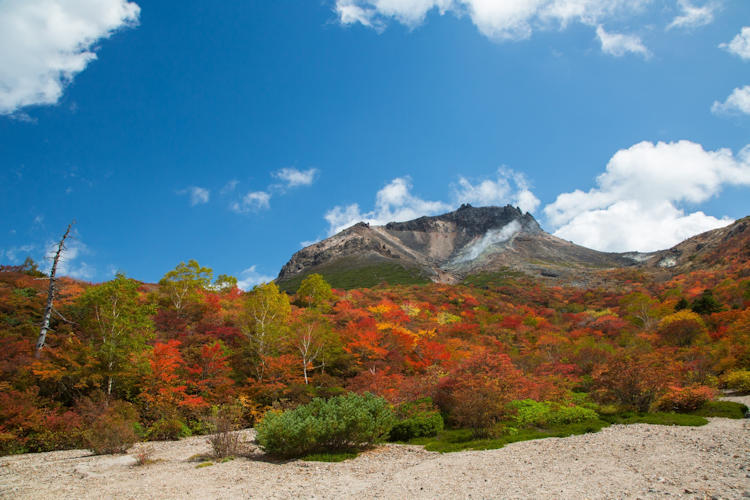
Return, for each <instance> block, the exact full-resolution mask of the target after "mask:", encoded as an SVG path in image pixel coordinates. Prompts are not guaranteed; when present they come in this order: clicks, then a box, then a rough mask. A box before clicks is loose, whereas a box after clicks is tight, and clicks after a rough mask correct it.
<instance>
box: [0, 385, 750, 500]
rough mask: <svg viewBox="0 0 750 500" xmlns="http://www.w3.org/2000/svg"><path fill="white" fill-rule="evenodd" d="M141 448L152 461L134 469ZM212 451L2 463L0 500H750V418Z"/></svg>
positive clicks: (187, 444) (39, 457) (201, 444)
mask: <svg viewBox="0 0 750 500" xmlns="http://www.w3.org/2000/svg"><path fill="white" fill-rule="evenodd" d="M733 399H735V400H737V401H741V402H744V403H745V404H748V403H750V397H747V396H746V397H743V398H733ZM243 432H244V433H245V434H246V437H247V438H248V439H251V438H252V431H251V430H248V431H243ZM142 446H151V447H152V448H153V450H154V451H153V455H152V456H153V458H154V459H156V460H158V461H157V462H156V463H153V464H150V465H146V466H134V465H133V464H134V462H135V459H134V458H133V457H132V455H133V454H135V452H136V451H137V450H138V449H139V448H140V447H142ZM208 452H209V446H208V445H207V444H206V439H205V437H193V438H188V439H183V440H181V441H178V442H158V443H149V444H147V445H144V444H138V445H136V446H135V447H134V448H133V449H131V450H130V454H131V455H114V456H112V455H109V456H92V455H91V454H90V453H89V452H87V451H82V450H71V451H58V452H51V453H37V454H27V455H17V456H9V457H0V498H8V499H10V498H13V499H21V498H133V499H141V498H159V499H161V498H357V499H362V498H399V499H402V498H571V499H583V498H589V499H595V498H643V499H646V498H701V499H703V498H750V420H748V419H744V420H729V419H722V418H714V419H710V423H709V424H708V425H706V426H703V427H666V426H655V425H644V424H638V425H628V426H621V425H614V426H611V427H608V428H606V429H603V430H602V431H600V432H598V433H595V434H586V435H581V436H572V437H568V438H562V439H558V438H549V439H543V440H537V441H525V442H521V443H514V444H511V445H508V446H506V447H504V448H502V449H499V450H488V451H469V452H459V453H447V454H439V453H432V452H428V451H425V450H424V449H423V448H421V447H419V446H403V445H385V446H382V447H379V448H377V449H375V450H371V451H368V452H366V453H363V454H362V455H360V456H359V457H357V458H356V459H353V460H347V461H345V462H342V463H320V462H304V461H290V462H285V463H270V462H266V461H263V460H262V459H261V454H260V452H258V451H257V450H256V451H255V453H254V454H253V455H251V456H250V457H249V458H238V459H235V460H233V461H230V462H226V463H217V464H214V465H212V466H209V467H202V468H196V465H197V462H195V461H190V460H189V459H190V457H193V456H194V455H196V454H207V453H208Z"/></svg>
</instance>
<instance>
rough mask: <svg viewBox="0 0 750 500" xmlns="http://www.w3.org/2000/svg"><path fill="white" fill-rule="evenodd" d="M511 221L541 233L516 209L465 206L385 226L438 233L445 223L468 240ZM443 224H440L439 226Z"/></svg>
mask: <svg viewBox="0 0 750 500" xmlns="http://www.w3.org/2000/svg"><path fill="white" fill-rule="evenodd" d="M513 221H518V222H519V223H520V225H521V227H522V228H523V229H524V230H526V231H530V232H536V231H541V227H539V224H538V223H537V221H536V220H535V219H534V216H533V215H531V214H530V213H528V212H527V213H526V214H524V213H523V212H522V211H521V210H520V209H519V208H517V207H514V206H511V205H506V206H504V207H473V206H471V205H470V204H468V203H465V204H463V205H461V206H460V207H459V208H458V209H457V210H455V211H453V212H448V213H446V214H442V215H437V216H432V217H427V216H425V217H420V218H418V219H414V220H410V221H406V222H389V223H388V224H386V225H385V229H386V230H388V231H419V232H431V231H438V232H440V231H441V228H442V229H443V230H444V228H445V227H446V226H445V224H444V223H449V224H450V225H449V226H448V227H450V228H451V229H456V230H459V231H463V232H464V233H466V235H467V236H469V237H476V236H480V235H483V234H485V233H486V232H487V231H489V230H490V229H500V228H503V227H505V226H507V225H508V224H510V223H511V222H513ZM441 223H443V224H441Z"/></svg>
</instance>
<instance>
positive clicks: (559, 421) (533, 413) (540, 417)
mask: <svg viewBox="0 0 750 500" xmlns="http://www.w3.org/2000/svg"><path fill="white" fill-rule="evenodd" d="M510 406H511V407H512V408H515V409H516V411H517V413H516V417H515V419H516V423H517V424H518V425H519V426H521V427H530V426H534V427H547V426H550V425H564V424H576V423H580V422H587V421H589V420H596V419H597V418H598V417H599V415H598V414H597V413H596V412H595V411H594V410H591V409H589V408H583V407H581V406H564V405H561V404H558V403H552V402H549V401H534V400H533V399H524V400H521V401H513V402H512V403H511V404H510Z"/></svg>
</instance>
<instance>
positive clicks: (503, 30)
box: [336, 0, 650, 41]
mask: <svg viewBox="0 0 750 500" xmlns="http://www.w3.org/2000/svg"><path fill="white" fill-rule="evenodd" d="M649 1H650V0H503V1H495V0H336V14H337V16H338V18H339V21H340V22H341V23H342V24H345V25H348V24H356V23H359V24H362V25H364V26H368V27H371V28H374V29H377V30H382V29H384V28H385V27H386V26H387V24H388V22H389V21H391V20H395V21H397V22H399V23H401V24H404V25H406V26H408V27H415V26H418V25H419V24H421V23H422V22H423V21H424V19H425V17H426V16H427V14H428V13H430V12H431V11H437V12H438V13H439V14H441V15H443V14H446V13H451V14H453V15H455V16H457V17H462V16H468V17H469V18H470V19H471V20H472V22H473V23H474V25H475V26H476V27H477V29H478V30H479V31H480V32H481V33H482V34H483V35H485V36H487V37H488V38H491V39H493V40H498V41H501V40H521V39H525V38H528V37H530V36H531V35H532V33H533V31H534V30H535V29H546V28H549V27H560V28H564V27H565V26H567V25H568V24H569V23H571V22H574V21H576V22H581V23H584V24H587V25H591V26H593V25H595V24H597V23H598V22H599V21H601V20H603V19H605V18H609V17H612V16H616V15H619V14H623V13H628V12H630V13H632V12H638V11H640V10H641V9H642V8H643V6H644V5H646V4H647V3H649Z"/></svg>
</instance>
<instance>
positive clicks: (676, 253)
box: [643, 217, 750, 275]
mask: <svg viewBox="0 0 750 500" xmlns="http://www.w3.org/2000/svg"><path fill="white" fill-rule="evenodd" d="M643 264H644V266H645V267H649V268H653V269H661V270H665V271H668V272H669V274H670V275H675V274H680V273H685V272H689V271H695V270H697V269H702V270H706V271H708V270H717V269H721V268H723V267H726V266H729V265H732V264H738V265H740V266H742V267H743V268H744V267H748V265H750V217H744V218H742V219H739V220H737V221H735V222H734V223H732V224H730V225H728V226H725V227H721V228H719V229H712V230H711V231H706V232H705V233H701V234H698V235H696V236H693V237H692V238H688V239H687V240H685V241H683V242H682V243H680V244H678V245H675V246H674V247H672V248H670V249H668V250H661V251H658V252H653V253H651V254H648V258H647V259H645V260H644V262H643Z"/></svg>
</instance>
